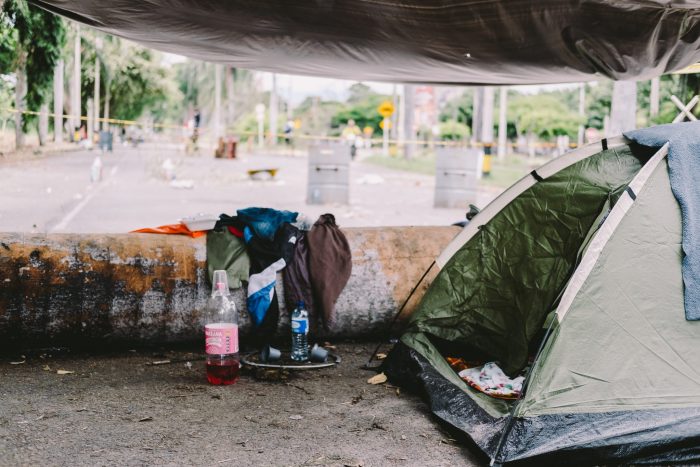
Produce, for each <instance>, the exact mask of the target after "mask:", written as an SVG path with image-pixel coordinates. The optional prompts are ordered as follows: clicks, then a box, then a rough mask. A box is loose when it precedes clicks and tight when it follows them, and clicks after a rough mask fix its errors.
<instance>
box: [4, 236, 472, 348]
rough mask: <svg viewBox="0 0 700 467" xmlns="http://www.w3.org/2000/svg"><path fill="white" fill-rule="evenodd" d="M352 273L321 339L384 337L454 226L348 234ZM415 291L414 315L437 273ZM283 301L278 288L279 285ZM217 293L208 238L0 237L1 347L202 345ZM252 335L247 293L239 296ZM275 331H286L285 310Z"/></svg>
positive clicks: (318, 333) (244, 326)
mask: <svg viewBox="0 0 700 467" xmlns="http://www.w3.org/2000/svg"><path fill="white" fill-rule="evenodd" d="M343 232H344V233H345V235H346V236H347V238H348V241H349V243H350V247H351V250H352V257H353V259H352V262H353V270H352V275H351V277H350V280H349V282H348V284H347V286H346V287H345V290H344V291H343V293H342V294H341V295H340V297H339V298H338V301H337V303H336V308H335V322H334V324H333V326H332V327H331V328H330V329H328V330H324V329H323V327H322V326H319V325H318V322H316V321H315V322H314V323H315V326H314V327H312V332H313V333H314V335H315V337H321V338H337V337H344V338H359V337H370V336H373V335H377V334H380V333H386V332H387V330H388V329H387V328H388V326H389V323H390V321H391V319H392V317H393V316H394V314H395V312H396V311H397V309H398V307H399V306H400V305H401V303H403V301H404V300H405V299H406V297H407V296H409V294H410V291H411V289H412V288H413V287H414V286H415V285H416V283H417V282H418V281H419V279H420V277H421V276H422V275H423V273H424V272H425V271H426V270H427V269H428V268H429V266H430V264H431V263H432V261H433V260H434V259H435V257H437V255H439V253H440V252H441V251H442V249H443V248H444V247H445V246H446V245H447V244H448V243H449V241H450V240H451V239H452V238H453V237H454V236H455V235H456V234H457V233H458V232H459V229H458V228H457V227H386V228H350V229H344V230H343ZM436 269H437V268H433V269H432V270H431V273H430V274H429V275H428V276H427V278H426V280H424V281H423V282H422V283H421V285H420V287H418V289H417V290H416V292H415V293H414V295H413V297H412V299H411V300H410V302H409V303H408V305H407V307H406V309H405V311H404V313H403V315H402V316H404V317H406V316H409V315H410V313H411V312H412V310H413V308H414V307H415V306H416V304H417V301H418V300H419V299H420V297H422V295H423V294H424V293H425V290H426V288H427V286H428V284H429V283H430V282H431V280H432V279H433V277H434V274H435V270H436ZM277 284H278V289H277V290H278V293H279V294H280V295H279V296H280V297H281V296H283V295H282V292H283V290H282V281H281V280H278V281H277ZM210 292H211V287H210V285H209V284H208V281H207V271H206V243H205V239H204V238H199V239H191V238H189V237H185V236H177V235H152V234H124V235H67V234H66V235H64V234H61V235H38V234H21V233H0V347H5V348H11V349H21V348H27V347H37V346H38V347H47V346H50V345H71V346H91V347H100V346H103V345H106V344H109V343H123V344H126V343H148V344H155V343H161V342H186V341H196V340H198V339H200V338H201V337H202V329H203V327H202V326H203V321H202V319H203V316H202V312H203V307H204V304H205V302H206V300H207V298H208V296H209V294H210ZM233 296H234V300H235V301H236V304H237V305H238V307H239V314H240V317H241V333H242V335H243V336H245V335H247V334H249V333H250V330H251V329H250V328H251V325H250V320H249V319H248V313H247V311H246V308H245V294H244V292H243V290H242V289H238V290H236V291H234V293H233ZM280 308H281V309H280V315H281V319H280V323H279V329H278V331H279V332H280V333H282V334H284V333H286V332H288V329H289V328H288V326H289V314H288V312H287V310H286V309H285V305H284V301H283V300H282V301H281V303H280Z"/></svg>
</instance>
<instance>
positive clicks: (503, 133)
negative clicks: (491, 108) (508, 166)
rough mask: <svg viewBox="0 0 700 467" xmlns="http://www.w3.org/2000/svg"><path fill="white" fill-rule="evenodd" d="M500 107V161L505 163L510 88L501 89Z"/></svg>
mask: <svg viewBox="0 0 700 467" xmlns="http://www.w3.org/2000/svg"><path fill="white" fill-rule="evenodd" d="M500 98H501V99H500V105H499V108H498V160H499V161H503V160H504V159H505V158H506V153H507V150H508V148H507V146H506V145H507V144H508V120H507V118H506V117H507V115H506V113H507V112H508V88H507V87H506V86H502V87H501V95H500Z"/></svg>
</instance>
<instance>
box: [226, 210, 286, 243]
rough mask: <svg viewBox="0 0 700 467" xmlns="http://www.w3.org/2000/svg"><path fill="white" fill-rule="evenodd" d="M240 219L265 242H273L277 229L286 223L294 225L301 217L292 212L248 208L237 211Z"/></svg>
mask: <svg viewBox="0 0 700 467" xmlns="http://www.w3.org/2000/svg"><path fill="white" fill-rule="evenodd" d="M237 214H238V219H239V220H240V221H241V222H243V223H244V224H245V225H247V226H248V227H250V228H251V229H252V230H253V233H254V234H255V235H257V236H258V237H260V238H263V239H265V240H269V241H273V240H274V239H275V233H277V229H279V228H280V226H282V224H284V223H285V222H289V223H290V224H293V223H294V222H296V220H297V216H298V215H299V214H298V213H296V212H291V211H278V210H276V209H271V208H246V209H239V210H238V211H237Z"/></svg>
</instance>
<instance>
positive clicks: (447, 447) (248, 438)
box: [0, 343, 486, 466]
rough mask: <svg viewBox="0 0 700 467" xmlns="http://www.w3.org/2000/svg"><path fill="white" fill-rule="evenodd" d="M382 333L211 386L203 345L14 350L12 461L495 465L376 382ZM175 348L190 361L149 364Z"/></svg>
mask: <svg viewBox="0 0 700 467" xmlns="http://www.w3.org/2000/svg"><path fill="white" fill-rule="evenodd" d="M374 345H375V344H373V343H341V344H337V352H338V353H339V354H340V355H341V356H342V358H343V361H342V363H341V364H340V365H338V366H336V367H333V368H328V369H323V370H314V371H307V372H296V373H292V374H289V375H284V374H283V375H282V378H280V377H279V374H278V373H276V372H273V373H271V374H266V375H262V374H255V372H253V371H251V370H247V371H245V372H244V373H243V375H242V377H241V379H240V380H239V381H238V383H237V384H235V385H233V386H210V385H209V384H208V383H207V382H206V377H205V373H204V362H203V361H198V360H195V359H196V358H200V354H198V353H196V352H195V351H194V350H193V349H136V350H124V351H119V352H111V353H106V354H102V355H94V354H85V353H81V354H76V353H72V352H70V351H68V350H65V349H63V350H62V349H54V350H45V351H37V352H32V353H27V354H26V355H25V356H19V355H3V356H0V465H3V466H10V465H12V466H16V465H204V464H206V465H266V466H267V465H274V466H311V465H313V466H359V465H363V466H384V465H402V466H414V465H415V466H457V465H466V466H482V465H486V463H485V461H484V460H483V459H482V458H481V457H480V456H479V455H478V454H476V453H475V452H473V451H472V450H470V448H467V447H466V446H465V444H464V443H463V440H459V439H456V438H458V436H457V435H456V434H455V433H452V432H450V431H448V429H447V428H446V427H444V426H441V425H440V424H438V423H437V421H436V419H435V417H434V416H433V415H432V414H431V413H430V410H429V409H428V406H427V405H426V404H425V403H424V402H423V401H422V400H421V399H419V398H418V397H416V396H415V395H412V394H408V393H406V392H405V391H402V390H399V389H398V388H395V387H392V386H391V385H388V384H382V385H376V386H375V385H370V384H367V379H368V378H370V377H371V376H373V375H374V373H372V372H368V371H366V370H362V369H361V368H360V367H361V365H362V364H364V363H365V362H366V360H367V358H368V356H369V355H370V353H371V352H372V350H373V349H374ZM166 358H167V359H171V360H182V361H180V362H178V363H172V364H166V365H157V366H152V365H147V363H149V362H153V361H158V360H163V359H166ZM187 360H191V362H190V364H189V365H188V364H187ZM22 361H24V363H19V364H17V362H22ZM12 362H14V363H15V364H11V363H12ZM58 370H67V371H72V372H74V373H70V374H64V375H61V374H58V373H57V372H58Z"/></svg>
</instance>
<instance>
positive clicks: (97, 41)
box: [91, 36, 102, 131]
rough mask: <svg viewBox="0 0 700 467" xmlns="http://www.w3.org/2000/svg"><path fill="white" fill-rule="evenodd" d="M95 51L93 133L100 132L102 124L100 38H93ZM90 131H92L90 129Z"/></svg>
mask: <svg viewBox="0 0 700 467" xmlns="http://www.w3.org/2000/svg"><path fill="white" fill-rule="evenodd" d="M95 50H97V54H96V57H95V96H94V97H93V98H92V102H93V105H94V109H95V111H94V118H95V121H94V124H95V126H94V127H93V128H94V131H100V129H102V124H101V122H100V51H101V50H102V37H99V36H98V37H96V38H95ZM91 130H92V129H91Z"/></svg>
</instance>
